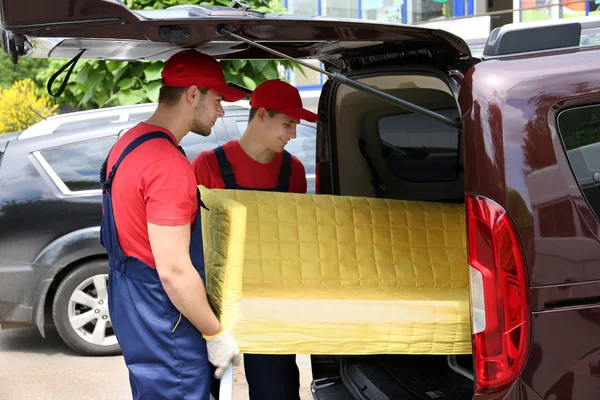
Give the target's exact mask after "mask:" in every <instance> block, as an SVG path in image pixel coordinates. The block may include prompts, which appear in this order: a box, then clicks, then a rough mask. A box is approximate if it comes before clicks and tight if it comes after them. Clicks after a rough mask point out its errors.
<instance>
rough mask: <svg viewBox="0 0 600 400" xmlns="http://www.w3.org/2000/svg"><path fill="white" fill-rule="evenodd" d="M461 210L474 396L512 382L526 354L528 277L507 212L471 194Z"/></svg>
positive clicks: (529, 324) (528, 321) (528, 323)
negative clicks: (463, 214) (464, 216)
mask: <svg viewBox="0 0 600 400" xmlns="http://www.w3.org/2000/svg"><path fill="white" fill-rule="evenodd" d="M466 206H467V240H468V259H469V295H470V300H471V329H472V334H473V361H474V373H475V374H474V375H475V391H476V392H477V393H492V392H496V391H499V390H501V389H503V388H505V387H506V386H508V385H510V384H511V383H512V382H514V381H515V380H516V379H517V377H518V376H519V374H520V373H521V369H522V368H523V365H524V363H525V360H526V358H527V355H528V353H529V345H530V343H529V341H530V337H529V335H530V329H531V328H530V326H531V322H530V320H529V307H528V300H527V283H526V276H527V272H526V270H525V268H526V266H525V261H524V256H523V251H522V247H521V244H520V240H519V237H518V235H517V232H516V229H515V227H514V225H513V223H512V221H511V220H510V218H509V216H508V214H507V212H506V210H505V209H504V208H502V207H501V206H500V205H499V204H497V203H495V202H494V201H492V200H490V199H487V198H484V197H481V196H472V195H467V196H466Z"/></svg>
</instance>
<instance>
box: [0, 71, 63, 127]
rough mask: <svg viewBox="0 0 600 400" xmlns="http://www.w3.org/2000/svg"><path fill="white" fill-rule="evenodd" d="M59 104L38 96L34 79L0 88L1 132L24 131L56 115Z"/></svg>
mask: <svg viewBox="0 0 600 400" xmlns="http://www.w3.org/2000/svg"><path fill="white" fill-rule="evenodd" d="M57 108H58V105H53V104H52V103H51V102H50V99H48V98H47V97H44V96H38V94H37V93H36V90H35V85H34V83H33V80H32V79H30V78H26V79H23V80H21V81H16V82H15V83H14V84H13V85H12V87H10V88H9V89H0V133H6V132H14V131H22V130H24V129H27V128H28V127H30V126H31V125H33V124H35V123H36V122H39V121H41V120H42V117H44V118H46V117H50V116H52V115H56V109H57Z"/></svg>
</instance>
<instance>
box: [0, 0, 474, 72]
mask: <svg viewBox="0 0 600 400" xmlns="http://www.w3.org/2000/svg"><path fill="white" fill-rule="evenodd" d="M0 12H1V14H0V18H1V21H0V24H1V29H2V46H3V50H4V51H5V52H6V53H8V54H10V55H13V60H14V61H17V60H16V58H17V57H23V56H26V57H40V58H74V57H75V56H77V55H78V54H79V53H81V51H82V50H85V51H84V52H83V54H82V56H81V58H83V59H99V60H114V61H131V60H166V59H168V58H169V57H170V56H171V55H173V54H174V53H176V52H177V51H179V50H180V49H181V48H195V49H197V50H199V51H201V52H203V53H206V54H210V55H212V56H213V57H215V58H217V59H245V60H247V59H273V58H277V57H273V54H271V53H269V52H267V51H264V50H262V49H260V48H257V47H255V46H252V45H250V44H248V43H244V42H242V41H239V40H235V39H232V38H231V36H228V35H224V34H223V33H222V28H225V29H227V30H229V31H231V32H233V33H235V34H237V35H240V36H243V37H245V38H248V39H251V40H253V41H256V42H259V43H261V44H263V45H265V46H268V47H269V48H272V49H274V50H277V51H279V52H282V53H284V54H286V55H288V56H291V57H295V58H300V59H311V58H312V59H315V58H318V59H320V60H321V61H323V63H324V64H325V65H326V67H327V68H328V69H329V70H336V71H339V72H342V71H345V70H349V69H351V68H353V67H354V66H355V65H363V64H365V63H372V62H385V61H387V60H395V61H396V62H397V61H398V59H400V58H416V59H418V60H419V63H428V64H431V63H435V64H437V65H440V63H441V64H451V63H455V62H457V61H461V60H462V61H465V60H469V59H470V58H471V54H470V51H469V47H468V46H467V44H466V43H465V42H464V41H463V40H462V39H460V38H459V37H457V36H455V35H453V34H451V33H448V32H445V31H442V30H436V29H429V28H421V27H416V26H408V25H398V24H387V23H380V22H377V23H375V22H368V21H361V20H342V19H328V18H321V17H301V16H296V15H288V14H283V15H282V14H264V13H261V12H257V11H252V10H245V9H234V8H227V7H212V6H176V7H171V8H168V9H166V10H150V11H132V10H130V9H128V8H127V7H126V6H125V5H124V4H123V3H121V2H120V1H117V0H78V1H76V2H74V1H72V0H52V1H37V0H36V1H34V0H0Z"/></svg>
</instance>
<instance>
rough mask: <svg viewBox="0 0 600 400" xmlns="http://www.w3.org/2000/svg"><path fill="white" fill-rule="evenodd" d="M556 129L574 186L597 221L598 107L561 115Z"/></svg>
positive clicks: (599, 188)
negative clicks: (580, 192)
mask: <svg viewBox="0 0 600 400" xmlns="http://www.w3.org/2000/svg"><path fill="white" fill-rule="evenodd" d="M558 129H559V133H560V136H561V137H562V140H563V143H564V146H565V149H566V151H567V157H568V159H569V163H570V164H571V169H572V170H573V172H574V174H575V178H576V179H577V183H578V184H579V187H580V188H581V190H582V191H583V195H584V196H585V198H586V200H587V202H588V203H589V205H590V207H591V209H592V211H593V212H594V214H595V215H596V218H597V219H600V105H594V106H586V107H578V108H572V109H570V110H566V111H563V112H561V113H560V115H559V116H558Z"/></svg>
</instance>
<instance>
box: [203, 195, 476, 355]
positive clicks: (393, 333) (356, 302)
mask: <svg viewBox="0 0 600 400" xmlns="http://www.w3.org/2000/svg"><path fill="white" fill-rule="evenodd" d="M201 190H202V196H203V199H206V197H207V195H209V194H210V195H209V196H212V197H210V199H211V201H212V202H214V203H215V204H218V202H219V199H222V201H223V202H228V201H232V200H234V202H235V203H237V204H241V205H243V206H244V207H245V209H246V218H247V219H246V226H245V230H246V232H245V248H244V250H243V251H244V255H243V257H244V259H243V268H242V269H243V288H242V296H241V299H240V298H239V297H236V296H233V295H232V296H229V297H226V295H223V294H221V292H219V291H218V290H216V289H213V288H212V287H211V285H210V280H208V279H207V280H208V281H209V296H210V298H211V301H212V302H213V303H215V304H220V305H221V306H220V310H222V311H221V318H222V320H223V319H224V320H225V321H227V323H224V325H226V327H227V329H229V330H230V331H231V333H232V334H233V335H234V337H235V338H236V340H237V341H238V344H239V346H240V348H241V349H242V351H243V352H247V353H267V354H286V353H309V354H386V353H387V354H393V353H402V354H461V353H462V354H464V353H469V352H470V351H471V348H470V347H471V344H470V329H469V308H468V294H467V282H468V281H467V262H466V244H465V221H464V207H463V206H462V205H453V204H441V203H427V202H414V201H412V202H409V201H400V200H389V199H373V198H359V197H347V196H323V195H311V194H292V193H275V192H262V191H243V190H241V191H236V190H208V189H206V188H203V187H201ZM205 202H206V201H205ZM229 204H230V203H229ZM209 208H211V207H210V206H209ZM211 212H212V209H211ZM206 214H210V212H206ZM203 216H204V214H203ZM222 222H223V224H224V225H227V224H228V223H229V222H226V220H222ZM240 229H241V228H240ZM228 230H229V231H230V232H231V228H227V227H226V226H223V227H220V228H218V231H220V232H224V231H228ZM205 231H206V228H205ZM229 235H230V236H231V237H233V235H232V234H229ZM205 243H206V240H205ZM214 244H215V243H213V244H212V245H214ZM209 246H210V244H209ZM219 252H220V253H224V252H223V251H222V250H219ZM206 259H207V271H210V270H211V269H212V268H213V265H212V262H211V260H210V259H209V257H208V256H207V257H206ZM222 264H223V263H221V264H220V265H222ZM219 268H221V267H219ZM235 275H236V277H237V279H240V276H241V271H240V270H236V272H235ZM236 282H237V281H236ZM236 290H239V289H236ZM233 293H237V291H234V292H233ZM229 303H235V307H233V306H231V307H229V306H227V308H226V307H225V304H229ZM234 308H235V310H233V309H234Z"/></svg>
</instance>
